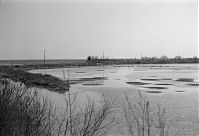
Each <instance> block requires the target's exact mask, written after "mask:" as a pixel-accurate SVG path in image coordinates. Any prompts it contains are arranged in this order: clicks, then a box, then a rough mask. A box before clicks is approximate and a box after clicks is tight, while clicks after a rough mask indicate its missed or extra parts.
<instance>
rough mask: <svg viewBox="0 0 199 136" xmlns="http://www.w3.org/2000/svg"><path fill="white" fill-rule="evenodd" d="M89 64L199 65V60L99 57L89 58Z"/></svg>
mask: <svg viewBox="0 0 199 136" xmlns="http://www.w3.org/2000/svg"><path fill="white" fill-rule="evenodd" d="M87 62H89V63H98V64H172V63H199V58H198V57H196V56H194V57H193V58H183V57H181V56H175V57H174V58H168V57H167V56H165V55H163V56H161V57H159V58H158V57H142V58H139V59H137V58H127V59H123V58H121V59H107V58H106V59H102V58H101V59H99V58H98V57H94V56H88V57H87Z"/></svg>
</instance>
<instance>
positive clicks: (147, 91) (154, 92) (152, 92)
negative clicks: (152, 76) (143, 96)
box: [146, 91, 162, 93]
mask: <svg viewBox="0 0 199 136" xmlns="http://www.w3.org/2000/svg"><path fill="white" fill-rule="evenodd" d="M146 92H147V93H162V92H161V91H146Z"/></svg>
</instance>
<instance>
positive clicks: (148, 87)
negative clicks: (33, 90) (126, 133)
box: [30, 64, 199, 136]
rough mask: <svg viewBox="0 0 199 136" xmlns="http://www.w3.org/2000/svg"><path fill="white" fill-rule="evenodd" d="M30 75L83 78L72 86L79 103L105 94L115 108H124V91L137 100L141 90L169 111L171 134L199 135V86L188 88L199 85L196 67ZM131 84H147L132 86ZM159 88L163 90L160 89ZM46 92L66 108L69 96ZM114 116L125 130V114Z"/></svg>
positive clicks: (113, 68) (91, 69)
mask: <svg viewBox="0 0 199 136" xmlns="http://www.w3.org/2000/svg"><path fill="white" fill-rule="evenodd" d="M63 71H64V72H63ZM68 71H69V72H68ZM30 72H32V73H43V74H51V75H53V76H56V77H59V78H61V79H64V78H63V77H64V76H65V79H68V78H69V79H70V80H73V81H80V79H81V81H80V82H77V83H76V84H71V91H72V92H77V93H78V100H79V101H80V103H84V102H86V99H87V98H88V97H91V98H93V99H94V100H95V101H96V102H99V101H100V99H102V95H103V94H104V96H105V97H108V98H109V97H111V98H117V102H116V107H115V108H116V109H121V107H122V106H123V102H124V92H126V93H127V95H128V96H129V97H130V98H132V99H134V98H137V97H138V90H140V91H141V92H142V94H144V95H146V96H147V98H148V99H149V100H150V102H151V103H152V104H154V105H156V104H161V106H162V107H164V108H166V111H167V116H168V118H169V119H171V120H172V122H173V125H172V128H173V132H172V135H173V134H174V133H175V132H176V131H177V130H179V132H180V134H179V135H181V136H196V135H198V134H199V113H198V109H199V106H198V104H199V99H198V92H199V89H198V86H197V85H196V86H192V85H189V84H198V82H199V78H198V76H199V75H198V72H199V69H198V65H197V64H165V65H163V64H156V65H152V64H150V65H143V64H142V65H119V66H118V65H117V66H104V67H102V66H100V67H77V68H70V69H62V68H60V69H42V70H32V71H30ZM63 73H65V74H64V75H63ZM99 77H100V78H99ZM180 78H183V79H188V80H187V81H186V80H185V81H180V80H178V79H180ZM83 79H86V80H83ZM190 79H191V80H190ZM192 80H193V82H192ZM188 81H189V82H188ZM129 82H136V83H137V82H139V83H146V84H129ZM158 87H160V88H164V89H158ZM153 91H160V92H161V93H155V92H153ZM150 92H153V93H150ZM43 93H44V94H47V95H49V96H50V97H51V98H52V99H53V101H55V103H57V104H58V105H63V103H64V102H63V99H64V98H65V97H66V96H64V95H61V94H56V93H54V92H48V91H43ZM65 95H66V94H65ZM87 96H88V97H87ZM115 117H116V118H117V121H118V122H120V126H119V128H121V129H122V128H123V127H124V126H125V119H124V117H123V115H122V112H116V113H115ZM110 135H120V131H119V129H118V127H115V128H113V130H112V131H110Z"/></svg>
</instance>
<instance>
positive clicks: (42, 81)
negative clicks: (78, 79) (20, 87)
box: [0, 67, 68, 94]
mask: <svg viewBox="0 0 199 136" xmlns="http://www.w3.org/2000/svg"><path fill="white" fill-rule="evenodd" d="M4 79H10V80H12V81H14V82H20V83H23V84H25V85H26V86H27V87H38V88H44V89H48V90H49V91H53V92H57V93H61V94H62V93H65V92H66V91H68V89H67V87H68V83H67V82H65V81H63V80H61V79H59V78H57V77H54V76H52V75H48V74H45V75H43V74H38V73H34V74H33V73H29V72H28V71H27V70H21V69H16V68H8V67H4V68H2V67H1V69H0V82H2V81H3V80H4Z"/></svg>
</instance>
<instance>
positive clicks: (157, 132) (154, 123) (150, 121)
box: [124, 91, 171, 136]
mask: <svg viewBox="0 0 199 136" xmlns="http://www.w3.org/2000/svg"><path fill="white" fill-rule="evenodd" d="M138 92H139V98H138V99H137V100H136V101H135V102H132V101H131V100H130V99H129V97H128V96H127V94H126V95H125V99H126V103H127V106H126V107H125V108H124V113H125V118H126V121H127V127H128V133H129V135H131V136H168V135H169V131H170V128H171V122H170V121H168V119H167V117H166V112H165V109H164V108H161V106H160V105H158V106H157V108H155V107H154V106H151V105H150V102H149V100H147V98H146V97H145V96H143V95H142V94H141V92H140V91H138Z"/></svg>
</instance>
